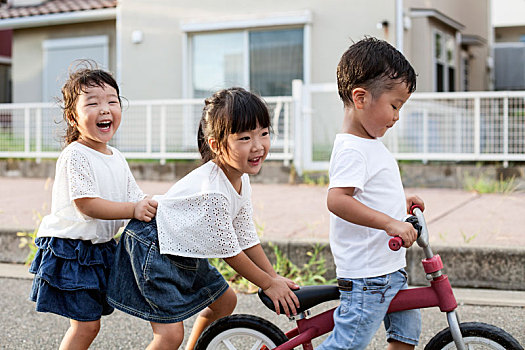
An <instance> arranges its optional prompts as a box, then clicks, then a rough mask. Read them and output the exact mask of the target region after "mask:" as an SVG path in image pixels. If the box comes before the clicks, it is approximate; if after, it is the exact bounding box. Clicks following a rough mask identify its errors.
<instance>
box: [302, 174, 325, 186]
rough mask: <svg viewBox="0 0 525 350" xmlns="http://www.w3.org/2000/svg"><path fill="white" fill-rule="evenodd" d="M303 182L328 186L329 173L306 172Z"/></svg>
mask: <svg viewBox="0 0 525 350" xmlns="http://www.w3.org/2000/svg"><path fill="white" fill-rule="evenodd" d="M303 182H304V183H305V184H307V185H317V186H326V185H327V184H328V182H329V178H328V174H312V173H304V175H303Z"/></svg>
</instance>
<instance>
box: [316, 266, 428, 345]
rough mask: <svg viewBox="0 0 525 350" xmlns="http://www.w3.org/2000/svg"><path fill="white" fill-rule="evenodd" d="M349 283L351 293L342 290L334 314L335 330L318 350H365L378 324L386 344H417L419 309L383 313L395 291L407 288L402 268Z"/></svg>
mask: <svg viewBox="0 0 525 350" xmlns="http://www.w3.org/2000/svg"><path fill="white" fill-rule="evenodd" d="M345 280H346V279H345ZM348 281H352V283H353V287H352V291H341V298H340V300H341V303H340V305H339V306H338V307H337V309H336V310H335V312H334V323H335V326H334V330H333V332H332V333H331V334H330V335H329V336H328V338H326V340H325V341H324V342H323V343H322V344H321V345H320V346H319V347H318V348H317V349H318V350H319V349H323V350H324V349H330V350H333V349H352V350H358V349H365V348H366V346H367V345H368V344H369V343H370V341H371V340H372V337H373V336H374V334H375V333H376V331H377V330H378V329H379V326H380V325H381V321H384V322H385V329H386V334H387V340H388V341H392V340H397V341H400V342H403V343H407V344H411V345H417V343H418V341H419V334H420V332H421V313H420V312H419V310H407V311H400V312H395V313H391V314H387V313H386V312H387V310H388V306H389V305H390V302H391V301H392V299H393V298H394V297H395V295H396V294H397V292H398V291H399V290H401V289H406V288H407V275H406V272H405V270H404V269H401V270H399V271H396V272H393V273H390V274H388V275H383V276H378V277H371V278H357V279H348Z"/></svg>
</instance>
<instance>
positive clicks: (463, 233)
mask: <svg viewBox="0 0 525 350" xmlns="http://www.w3.org/2000/svg"><path fill="white" fill-rule="evenodd" d="M477 236H478V234H477V233H474V234H473V235H470V236H467V235H466V234H465V232H463V231H461V237H463V242H465V243H467V244H468V243H470V242H472V241H473V240H474V239H475V238H476V237H477Z"/></svg>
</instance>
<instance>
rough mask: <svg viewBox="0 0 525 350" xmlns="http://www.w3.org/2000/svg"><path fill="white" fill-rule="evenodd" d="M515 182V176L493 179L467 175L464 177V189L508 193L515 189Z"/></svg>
mask: <svg viewBox="0 0 525 350" xmlns="http://www.w3.org/2000/svg"><path fill="white" fill-rule="evenodd" d="M517 187H518V186H517V184H516V183H515V178H514V177H511V178H510V179H502V178H500V179H499V180H494V179H489V178H488V177H486V176H478V177H477V178H476V177H471V176H469V177H467V178H466V179H465V189H466V190H468V191H476V192H478V193H503V194H508V193H512V192H514V191H516V188H517Z"/></svg>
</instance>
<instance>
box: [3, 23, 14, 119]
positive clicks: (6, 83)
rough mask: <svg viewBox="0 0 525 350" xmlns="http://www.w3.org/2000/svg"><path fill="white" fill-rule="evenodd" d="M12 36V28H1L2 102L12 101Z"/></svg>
mask: <svg viewBox="0 0 525 350" xmlns="http://www.w3.org/2000/svg"><path fill="white" fill-rule="evenodd" d="M12 36H13V31H12V30H10V29H6V30H0V103H8V102H11V46H12V45H11V43H12ZM0 122H1V121H0Z"/></svg>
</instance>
